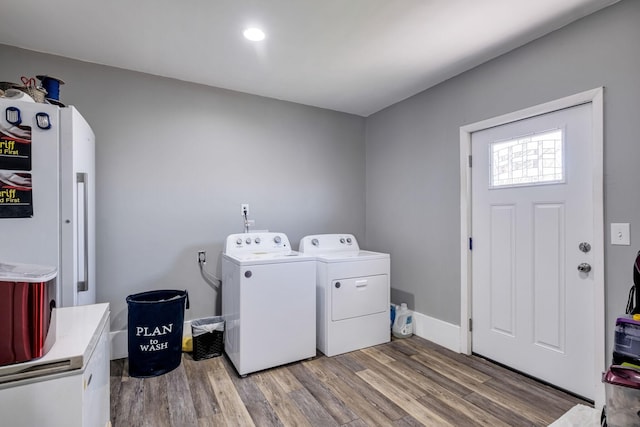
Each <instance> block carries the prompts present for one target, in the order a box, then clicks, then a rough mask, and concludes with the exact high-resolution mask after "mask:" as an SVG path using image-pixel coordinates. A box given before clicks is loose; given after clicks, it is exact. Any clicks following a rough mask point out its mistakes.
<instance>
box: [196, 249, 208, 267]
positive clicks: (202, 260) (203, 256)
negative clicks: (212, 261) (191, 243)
mask: <svg viewBox="0 0 640 427" xmlns="http://www.w3.org/2000/svg"><path fill="white" fill-rule="evenodd" d="M205 262H207V253H206V252H205V251H198V263H199V264H203V263H205Z"/></svg>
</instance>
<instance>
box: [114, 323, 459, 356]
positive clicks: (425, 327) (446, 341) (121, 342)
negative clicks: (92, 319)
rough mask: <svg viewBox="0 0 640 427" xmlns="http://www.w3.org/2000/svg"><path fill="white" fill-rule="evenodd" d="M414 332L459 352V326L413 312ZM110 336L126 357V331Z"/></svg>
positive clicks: (188, 327) (186, 331)
mask: <svg viewBox="0 0 640 427" xmlns="http://www.w3.org/2000/svg"><path fill="white" fill-rule="evenodd" d="M413 318H414V331H413V332H414V333H415V334H416V335H417V336H419V337H420V338H424V339H426V340H429V341H431V342H433V343H436V344H438V345H441V346H443V347H445V348H448V349H449V350H451V351H455V352H456V353H460V326H458V325H453V324H451V323H447V322H445V321H442V320H439V319H436V318H434V317H430V316H427V315H425V314H422V313H418V312H414V313H413ZM183 335H184V336H191V321H190V320H187V321H185V322H184V327H183ZM110 338H111V360H115V359H122V358H125V357H127V355H128V350H127V331H126V330H121V331H114V332H111V334H110Z"/></svg>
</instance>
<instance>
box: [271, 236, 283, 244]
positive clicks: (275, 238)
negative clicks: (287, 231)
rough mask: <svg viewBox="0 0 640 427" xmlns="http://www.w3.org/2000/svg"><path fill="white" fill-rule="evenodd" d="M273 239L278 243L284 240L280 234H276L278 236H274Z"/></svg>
mask: <svg viewBox="0 0 640 427" xmlns="http://www.w3.org/2000/svg"><path fill="white" fill-rule="evenodd" d="M273 241H274V242H276V243H280V242H282V239H281V238H280V236H276V237H274V238H273Z"/></svg>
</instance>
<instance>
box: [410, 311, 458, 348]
mask: <svg viewBox="0 0 640 427" xmlns="http://www.w3.org/2000/svg"><path fill="white" fill-rule="evenodd" d="M413 318H414V322H415V324H414V330H413V332H414V333H415V334H416V335H417V336H419V337H420V338H424V339H426V340H429V341H431V342H433V343H436V344H438V345H441V346H443V347H445V348H448V349H449V350H451V351H455V352H456V353H460V326H458V325H453V324H451V323H447V322H445V321H442V320H440V319H436V318H434V317H429V316H427V315H425V314H422V313H418V312H414V313H413Z"/></svg>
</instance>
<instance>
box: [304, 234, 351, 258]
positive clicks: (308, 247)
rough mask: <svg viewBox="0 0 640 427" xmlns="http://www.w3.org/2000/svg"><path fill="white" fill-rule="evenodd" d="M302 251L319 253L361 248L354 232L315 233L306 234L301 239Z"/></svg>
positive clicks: (349, 250)
mask: <svg viewBox="0 0 640 427" xmlns="http://www.w3.org/2000/svg"><path fill="white" fill-rule="evenodd" d="M298 250H299V251H300V252H304V253H307V254H308V253H312V254H319V253H325V252H338V251H348V252H352V251H354V252H357V251H359V250H360V246H358V240H357V239H356V237H355V236H354V235H353V234H315V235H312V236H305V237H303V238H302V240H300V246H299V248H298Z"/></svg>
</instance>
